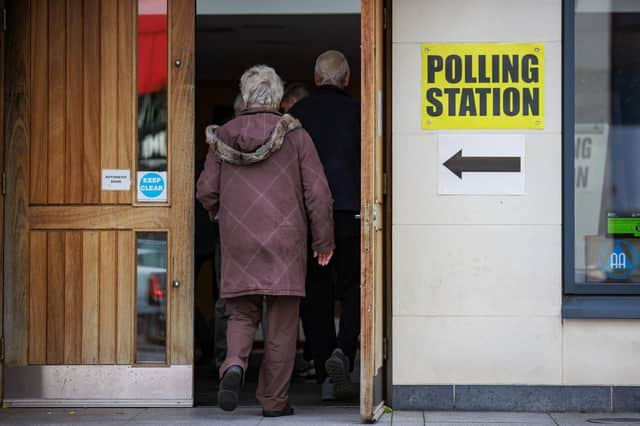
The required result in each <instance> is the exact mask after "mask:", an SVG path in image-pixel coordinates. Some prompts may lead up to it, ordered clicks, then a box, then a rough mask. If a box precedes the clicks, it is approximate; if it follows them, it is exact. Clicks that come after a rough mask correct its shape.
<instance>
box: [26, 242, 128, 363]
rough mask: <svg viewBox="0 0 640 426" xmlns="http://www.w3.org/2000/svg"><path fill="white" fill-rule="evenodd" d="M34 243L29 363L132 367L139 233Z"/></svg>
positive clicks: (31, 243)
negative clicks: (135, 261) (136, 237)
mask: <svg viewBox="0 0 640 426" xmlns="http://www.w3.org/2000/svg"><path fill="white" fill-rule="evenodd" d="M29 239H30V251H29V259H30V279H29V300H30V303H29V308H28V309H29V364H32V365H43V364H46V365H59V364H132V363H133V355H134V335H133V331H134V323H135V321H134V312H135V307H134V304H135V284H134V253H135V246H134V232H133V231H132V230H129V231H113V230H102V231H68V230H65V231H60V230H53V231H39V230H36V231H31V233H30V238H29Z"/></svg>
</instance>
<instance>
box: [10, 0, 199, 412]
mask: <svg viewBox="0 0 640 426" xmlns="http://www.w3.org/2000/svg"><path fill="white" fill-rule="evenodd" d="M2 1H3V0H0V2H2ZM168 4H169V11H168V24H169V26H168V28H169V41H170V42H169V43H168V48H169V49H170V50H169V51H168V55H169V57H170V58H171V64H172V66H171V67H170V71H169V73H168V80H169V81H168V109H169V117H168V129H169V130H168V134H167V136H168V141H169V143H168V147H167V148H168V153H169V158H168V162H169V165H168V170H167V172H168V176H169V182H168V183H167V187H168V189H169V199H170V200H171V202H170V203H167V204H148V205H143V204H137V203H134V201H135V195H134V190H135V180H136V179H135V178H136V145H137V134H138V129H137V125H138V123H137V121H138V120H137V114H138V93H137V87H136V51H137V49H136V40H137V33H136V28H137V22H138V16H137V14H136V7H137V6H136V5H137V1H135V0H134V1H132V0H27V1H15V2H11V4H10V6H11V10H10V11H9V15H8V19H7V21H8V22H9V23H10V24H11V30H10V31H9V32H8V33H7V34H9V37H8V39H9V44H8V46H9V47H8V51H9V52H10V54H11V57H12V58H13V59H12V62H11V68H10V70H9V73H8V75H7V77H6V81H7V87H9V91H8V93H7V97H6V102H5V105H7V107H8V110H7V115H6V117H7V125H6V129H7V130H6V134H7V135H8V136H7V141H8V143H7V170H6V172H7V180H6V184H7V185H6V186H7V200H6V203H5V205H6V209H7V210H6V211H7V213H8V214H7V216H6V218H5V228H4V229H5V238H4V242H5V247H7V251H6V254H5V256H4V261H5V265H6V268H5V271H4V281H5V282H9V283H11V285H10V286H9V287H7V288H5V293H4V294H5V295H6V299H5V300H4V301H5V302H6V304H5V307H6V308H5V310H4V312H5V314H4V324H5V329H6V330H8V332H7V333H6V339H7V344H6V361H7V365H8V367H9V369H8V370H7V371H8V373H10V374H9V375H8V377H12V379H10V380H9V383H10V384H12V385H11V386H8V387H7V389H10V390H11V394H10V395H8V399H9V400H12V401H16V400H17V401H23V400H28V401H33V400H34V399H33V398H36V399H38V398H41V395H42V394H37V392H39V391H40V389H39V388H37V386H36V387H32V386H31V382H29V383H27V382H25V380H26V381H30V380H35V381H37V380H38V378H39V377H45V376H46V375H47V374H50V375H53V376H55V375H56V374H59V373H58V372H59V371H63V370H61V369H60V368H64V369H65V370H64V371H65V372H66V373H65V374H67V373H68V374H71V375H72V376H73V377H75V378H76V379H78V380H80V379H79V378H80V377H85V378H86V377H93V378H95V379H96V380H100V379H99V378H100V377H107V376H104V374H108V375H109V376H108V377H111V378H117V379H114V380H116V381H117V380H119V381H120V382H117V383H116V382H114V383H113V386H114V387H113V388H106V389H102V388H100V387H98V388H97V389H98V391H97V393H92V395H94V396H92V397H90V401H93V400H95V401H97V400H99V399H101V398H105V399H108V398H110V397H112V396H113V394H112V393H111V392H112V390H113V389H116V388H117V389H127V390H130V389H133V388H135V389H139V390H140V392H139V393H138V391H135V392H125V393H123V396H121V400H122V401H124V403H128V401H129V400H130V399H138V400H144V399H145V398H147V397H148V395H146V394H144V388H145V386H147V385H148V383H147V382H144V380H137V378H139V377H146V379H145V380H150V381H154V380H155V381H157V380H158V378H159V377H166V378H169V379H171V380H174V382H173V383H174V384H177V385H178V386H177V387H171V388H168V389H167V390H166V392H164V393H163V396H162V397H159V396H157V395H156V396H154V398H155V397H158V398H159V401H163V402H161V403H175V404H185V403H189V401H190V400H191V377H192V374H191V364H192V357H193V332H192V329H193V324H192V321H193V297H192V294H191V292H192V280H193V277H192V275H193V265H192V258H193V237H192V232H193V218H192V212H193V210H192V209H193V202H194V200H193V183H194V182H193V181H194V175H193V99H194V96H193V90H194V60H193V54H194V52H193V48H194V38H195V0H184V1H169V2H168ZM176 59H180V66H177V67H174V66H173V63H174V61H175V60H176ZM167 65H169V64H167ZM0 148H1V147H0ZM0 155H1V153H0ZM103 169H127V170H130V171H131V180H132V182H134V183H133V185H132V188H131V190H129V191H102V190H101V170H103ZM173 188H176V189H175V190H174V189H173ZM136 232H162V233H164V234H165V235H166V236H167V245H166V249H167V252H166V259H165V260H163V261H162V262H163V265H162V266H158V267H159V268H164V267H165V266H166V269H167V273H166V281H167V282H172V281H174V280H175V281H176V282H179V283H180V285H176V286H175V287H173V286H172V287H168V288H167V291H166V292H165V293H164V294H163V296H162V297H166V299H164V301H163V303H161V304H159V306H160V308H159V309H162V308H161V307H162V306H164V307H166V309H167V311H166V315H164V314H158V317H157V318H158V321H159V322H160V323H162V321H164V320H165V319H166V323H167V329H166V330H165V331H166V335H165V334H164V331H162V330H161V332H160V334H155V335H153V338H154V339H156V340H157V339H158V338H159V340H158V341H159V342H162V341H166V343H167V345H168V349H167V358H166V359H167V363H168V364H170V365H169V367H170V368H165V366H164V365H161V366H159V365H157V364H155V366H151V368H145V369H131V368H128V367H127V366H130V365H134V364H135V352H136V339H137V337H138V336H137V335H136V321H137V319H136V305H135V304H136V301H137V300H138V299H139V297H138V296H139V295H138V294H137V291H136V277H137V275H138V274H137V272H138V268H137V253H138V252H139V250H138V248H137V247H136ZM160 258H161V259H163V258H162V257H160ZM165 261H166V265H164V263H165ZM158 275H159V276H162V277H163V275H162V273H158ZM143 296H144V295H143V294H141V295H140V298H141V297H143ZM140 300H142V299H140ZM0 302H2V300H1V299H0ZM140 312H141V315H142V316H144V315H145V313H144V312H143V311H140ZM147 315H148V313H147ZM143 323H144V322H141V324H143ZM143 325H144V324H143ZM146 336H147V337H149V335H148V334H146ZM159 344H160V343H159ZM160 350H161V351H162V349H160ZM160 362H162V361H160ZM162 363H163V362H162ZM177 364H182V365H179V366H178V365H177ZM60 365H63V367H59V366H60ZM66 365H69V366H73V365H91V366H92V367H91V368H69V369H68V370H66V368H67V367H64V366H66ZM174 367H176V368H174ZM151 369H153V370H154V371H153V372H151ZM141 371H144V373H141ZM105 372H106V373H105ZM112 373H113V374H112ZM0 374H1V371H0ZM47 377H48V376H47ZM70 377H71V376H70ZM25 383H27V384H25ZM83 383H91V382H90V381H89V382H87V380H84V381H83ZM53 385H54V387H56V386H57V383H54V384H53ZM118 386H120V387H118ZM32 389H33V392H35V393H32V391H31V390H32ZM176 389H178V390H176ZM54 392H57V393H55V395H59V396H58V397H56V398H57V399H58V401H61V400H64V399H65V398H69V399H70V400H71V399H73V400H75V401H77V400H78V398H80V399H82V398H83V397H84V396H85V395H84V394H83V393H82V392H81V391H79V390H78V389H75V388H74V389H65V388H64V387H57V388H55V390H54ZM95 395H101V396H95ZM154 395H155V394H154ZM119 396H120V395H119ZM47 398H49V396H47ZM51 398H52V399H56V398H54V397H51ZM88 398H89V397H88ZM90 401H89V402H88V403H89V404H91V402H90ZM167 401H169V402H167ZM170 401H174V402H170ZM47 402H48V401H47V400H44V402H41V403H43V404H46V403H47ZM138 402H139V401H138Z"/></svg>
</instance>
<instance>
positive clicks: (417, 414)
mask: <svg viewBox="0 0 640 426" xmlns="http://www.w3.org/2000/svg"><path fill="white" fill-rule="evenodd" d="M424 415H425V413H424V412H423V411H393V418H392V420H391V424H394V425H402V426H404V425H407V426H409V425H412V426H413V425H424Z"/></svg>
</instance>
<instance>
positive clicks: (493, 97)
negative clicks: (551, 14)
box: [422, 43, 544, 130]
mask: <svg viewBox="0 0 640 426" xmlns="http://www.w3.org/2000/svg"><path fill="white" fill-rule="evenodd" d="M422 128H423V129H425V130H438V129H540V130H542V129H544V44H543V43H464V44H454V43H439V44H435V43H423V44H422Z"/></svg>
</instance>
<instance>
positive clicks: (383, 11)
mask: <svg viewBox="0 0 640 426" xmlns="http://www.w3.org/2000/svg"><path fill="white" fill-rule="evenodd" d="M382 28H383V29H385V30H386V29H387V8H386V7H385V8H384V9H382Z"/></svg>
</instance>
